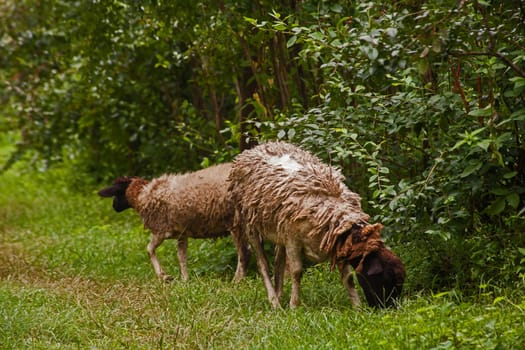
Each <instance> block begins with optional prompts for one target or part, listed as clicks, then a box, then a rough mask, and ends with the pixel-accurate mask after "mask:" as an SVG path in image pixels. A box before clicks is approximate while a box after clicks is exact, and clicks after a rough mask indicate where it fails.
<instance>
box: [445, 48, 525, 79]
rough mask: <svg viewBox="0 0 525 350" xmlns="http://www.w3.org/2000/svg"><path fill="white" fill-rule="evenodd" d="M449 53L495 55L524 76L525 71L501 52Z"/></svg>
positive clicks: (458, 54) (458, 52)
mask: <svg viewBox="0 0 525 350" xmlns="http://www.w3.org/2000/svg"><path fill="white" fill-rule="evenodd" d="M449 54H450V55H452V56H455V57H458V56H491V57H497V58H499V59H500V60H502V61H503V62H504V63H505V64H506V65H507V66H509V67H510V68H512V69H513V70H514V71H515V72H516V73H518V74H519V75H520V76H521V77H523V78H525V71H524V70H523V69H521V68H520V67H518V66H517V65H516V64H514V62H512V60H511V59H510V58H508V57H507V56H505V55H504V54H502V53H501V52H478V51H470V52H464V51H449Z"/></svg>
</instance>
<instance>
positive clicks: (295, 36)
mask: <svg viewBox="0 0 525 350" xmlns="http://www.w3.org/2000/svg"><path fill="white" fill-rule="evenodd" d="M296 41H297V35H292V36H291V37H290V39H288V41H287V42H286V48H290V47H292V46H293V45H294V44H295V42H296Z"/></svg>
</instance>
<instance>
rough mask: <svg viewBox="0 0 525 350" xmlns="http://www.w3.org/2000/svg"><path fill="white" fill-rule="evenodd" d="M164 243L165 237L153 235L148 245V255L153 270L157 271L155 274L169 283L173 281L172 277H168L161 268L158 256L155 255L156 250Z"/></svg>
mask: <svg viewBox="0 0 525 350" xmlns="http://www.w3.org/2000/svg"><path fill="white" fill-rule="evenodd" d="M163 241H164V237H162V236H160V235H156V234H152V235H151V240H150V242H149V243H148V247H147V250H148V255H149V258H150V260H151V264H152V265H153V269H154V270H155V273H156V274H157V276H158V278H159V279H161V280H163V281H165V282H167V281H170V280H171V279H172V277H171V276H170V275H167V274H166V273H165V272H164V270H163V269H162V266H160V263H159V259H158V258H157V255H156V254H155V250H156V249H157V247H158V246H160V245H161V244H162V242H163Z"/></svg>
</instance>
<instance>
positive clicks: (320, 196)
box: [228, 142, 405, 308]
mask: <svg viewBox="0 0 525 350" xmlns="http://www.w3.org/2000/svg"><path fill="white" fill-rule="evenodd" d="M343 179H344V178H343V176H342V175H341V173H340V171H339V170H337V169H336V168H334V167H331V166H328V165H325V164H323V163H322V162H321V161H320V160H319V158H317V157H316V156H314V155H312V154H310V153H308V152H306V151H304V150H302V149H300V148H298V147H297V146H294V145H291V144H288V143H284V142H269V143H265V144H261V145H259V146H256V147H255V148H252V149H249V150H246V151H244V152H243V153H241V154H239V155H238V156H237V157H236V158H235V159H234V163H233V167H232V170H231V171H230V176H229V181H230V185H229V188H228V191H229V192H230V193H231V200H232V202H233V203H234V206H235V214H234V222H233V230H234V231H235V230H237V231H238V232H242V234H243V236H244V239H245V240H247V241H248V242H249V244H250V245H251V247H252V250H253V251H254V252H255V254H256V258H257V266H258V269H259V271H260V273H261V276H262V279H263V283H264V285H265V287H266V290H267V294H268V299H269V301H270V303H271V304H272V306H273V307H275V308H278V307H280V302H279V299H280V297H281V294H282V288H283V278H284V277H283V275H284V270H285V263H287V264H288V269H289V272H290V275H291V278H292V290H291V297H290V303H289V305H290V308H295V307H297V306H299V305H300V281H301V275H302V271H303V264H302V256H303V255H304V256H306V257H307V258H308V259H310V260H312V261H313V262H323V261H326V260H328V259H331V261H332V269H333V268H334V267H335V266H337V267H338V269H339V272H340V276H341V279H342V282H343V285H344V286H345V288H346V290H347V292H348V295H349V297H350V301H351V304H352V305H353V306H354V307H358V306H359V305H360V299H359V295H358V293H357V291H356V289H355V285H354V279H353V274H352V273H351V270H350V266H352V267H353V268H354V269H355V271H356V274H357V276H358V281H359V283H360V285H361V287H362V288H363V289H364V292H365V296H366V299H367V302H368V304H369V305H370V306H381V307H386V306H391V305H393V304H394V302H395V301H396V299H397V298H398V297H399V295H400V293H401V289H402V284H403V282H404V279H405V270H404V267H403V264H402V263H401V260H400V259H399V258H398V257H397V256H395V255H394V254H393V253H392V252H390V251H389V250H388V249H387V248H386V247H385V245H384V243H383V242H382V241H381V238H380V230H381V228H382V225H381V224H379V223H377V224H369V223H368V220H369V216H368V215H367V214H366V213H364V212H363V210H362V209H361V198H360V197H359V195H358V194H356V193H353V192H351V191H350V190H349V189H348V188H347V187H346V186H345V185H344V183H343ZM263 240H265V241H270V242H273V243H274V244H275V245H276V248H275V264H274V274H275V276H274V277H275V286H273V285H272V281H271V279H270V274H269V266H268V261H267V259H266V256H265V255H264V251H263V247H262V241H263Z"/></svg>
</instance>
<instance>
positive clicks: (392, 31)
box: [386, 28, 397, 38]
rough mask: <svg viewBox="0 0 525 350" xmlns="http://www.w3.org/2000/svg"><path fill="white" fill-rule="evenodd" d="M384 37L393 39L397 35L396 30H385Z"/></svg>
mask: <svg viewBox="0 0 525 350" xmlns="http://www.w3.org/2000/svg"><path fill="white" fill-rule="evenodd" d="M386 35H388V36H389V37H391V38H395V37H396V35H397V28H387V29H386Z"/></svg>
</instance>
